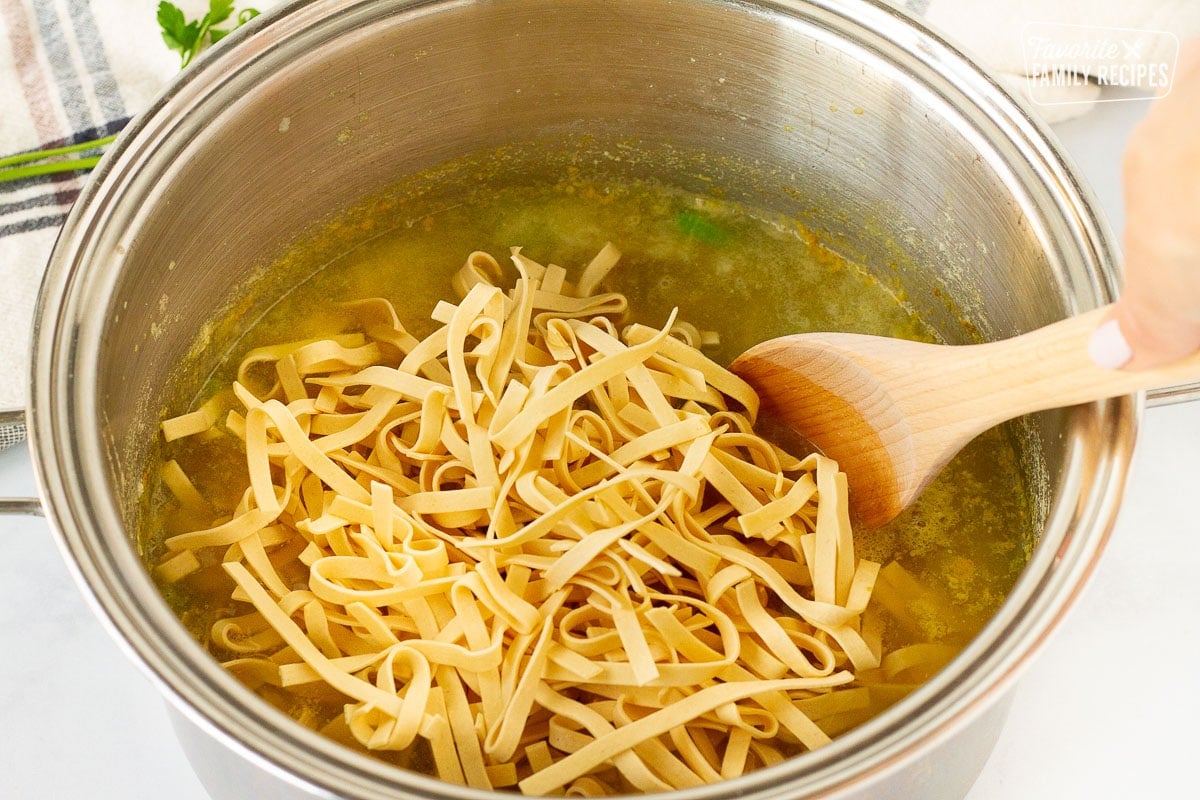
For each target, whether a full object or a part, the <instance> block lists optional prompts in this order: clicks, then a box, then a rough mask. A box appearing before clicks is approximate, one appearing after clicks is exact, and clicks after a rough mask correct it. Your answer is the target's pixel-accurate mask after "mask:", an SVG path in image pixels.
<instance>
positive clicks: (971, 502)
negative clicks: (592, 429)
mask: <svg viewBox="0 0 1200 800" xmlns="http://www.w3.org/2000/svg"><path fill="white" fill-rule="evenodd" d="M401 208H402V210H403V206H402V207H401ZM413 208H414V209H416V211H415V212H414V213H412V214H411V215H410V216H408V217H407V218H405V219H403V221H402V223H401V224H399V225H397V226H396V227H395V228H393V229H391V230H387V231H385V232H383V233H381V234H378V235H374V236H373V237H372V238H370V239H369V240H367V241H364V242H362V243H360V244H358V245H357V246H356V247H354V248H353V249H352V250H350V251H348V252H346V253H345V254H344V255H342V256H340V257H338V258H336V259H335V260H333V261H332V262H330V263H328V264H327V265H325V266H324V268H322V269H320V270H319V271H317V272H315V273H313V274H311V275H310V276H309V277H307V279H305V280H303V281H302V282H301V283H299V284H298V285H295V286H294V287H293V288H291V289H290V291H288V292H287V294H286V295H285V296H284V297H283V298H282V299H281V300H280V301H279V302H278V303H277V304H276V305H274V306H273V307H271V308H270V309H269V310H268V311H267V313H266V314H264V315H263V316H262V318H261V319H259V320H257V321H255V322H254V324H252V325H250V326H248V327H247V328H246V329H245V330H243V331H239V335H238V336H237V337H236V338H231V339H230V340H228V341H223V342H222V341H217V342H214V345H216V346H217V347H218V348H219V349H220V350H221V351H223V352H224V353H225V354H226V355H225V357H224V359H223V360H222V362H221V363H220V364H219V365H216V368H215V370H214V371H213V373H212V375H211V376H210V379H209V380H208V382H207V383H206V384H205V386H204V387H203V388H202V389H201V391H200V394H199V396H200V398H201V399H202V400H207V399H208V398H209V397H211V396H213V395H214V394H216V393H217V392H218V391H219V387H222V386H227V385H228V384H229V382H230V380H231V379H232V378H233V376H234V375H235V372H236V368H237V364H238V362H239V360H240V358H241V356H242V355H243V354H244V353H245V352H247V351H248V350H250V349H252V348H254V347H259V346H264V345H269V344H273V343H278V342H284V341H294V340H297V339H307V338H315V337H321V336H328V335H331V334H334V333H338V332H340V331H342V330H343V329H344V328H345V326H346V325H347V324H348V322H347V319H346V317H345V315H344V314H342V313H340V312H339V311H337V309H336V306H335V303H336V302H337V301H349V300H356V299H360V298H366V297H376V296H382V297H386V298H388V299H389V300H391V301H392V302H393V304H394V305H395V307H396V309H397V311H398V313H399V314H400V316H401V319H402V321H403V323H404V324H405V326H406V327H407V328H408V329H409V330H410V331H411V332H412V333H413V334H414V335H416V336H418V337H421V336H423V335H425V334H426V333H428V332H429V330H430V327H431V326H432V323H430V322H429V319H428V317H429V311H430V310H431V309H432V308H433V306H434V305H435V304H436V303H437V302H438V301H439V300H443V299H447V298H448V287H449V278H450V275H451V273H452V272H453V271H454V270H456V269H457V268H458V267H459V266H460V265H461V263H462V260H463V258H464V255H465V254H466V253H468V252H471V251H473V250H485V251H488V252H491V253H493V254H496V255H501V254H503V253H506V252H507V249H508V247H509V246H511V245H513V244H521V245H524V247H525V251H524V252H526V253H527V254H528V255H530V256H531V257H533V258H535V259H538V260H542V261H554V262H556V263H561V264H563V265H564V266H568V267H571V268H576V269H577V268H578V267H579V265H581V264H583V263H585V262H586V261H587V259H589V258H590V257H591V256H592V255H593V254H594V253H595V252H596V250H597V249H598V248H599V247H600V245H602V244H603V243H604V242H605V241H609V240H611V241H613V242H615V243H617V244H618V245H619V247H620V248H621V250H622V251H623V253H624V256H623V258H622V261H621V263H620V265H619V266H618V267H617V269H616V271H615V272H614V273H613V274H612V275H611V276H610V277H609V283H610V284H611V285H612V286H613V287H614V288H615V289H618V290H619V291H621V292H622V293H624V294H626V295H627V296H629V298H630V302H631V316H632V317H633V319H635V320H637V321H641V322H644V323H646V324H648V325H652V326H659V325H661V324H662V322H663V321H664V319H665V318H666V316H667V313H668V312H669V310H670V309H671V308H674V307H678V308H679V309H680V317H681V318H682V319H685V320H688V321H690V322H693V323H694V324H696V325H698V326H700V327H701V328H704V329H708V330H715V331H717V332H718V333H719V334H720V337H721V340H720V345H719V346H718V347H717V348H715V349H713V350H712V351H710V353H709V354H710V355H711V356H712V357H714V358H715V359H716V360H717V361H719V362H722V363H728V362H729V361H731V360H732V359H733V357H735V356H736V355H737V354H738V353H740V352H742V351H743V350H745V349H746V348H747V347H749V346H750V345H752V344H754V343H756V342H758V341H761V340H763V339H767V338H770V337H773V336H778V335H782V334H786V333H794V332H799V331H805V330H849V331H858V332H862V333H871V334H878V335H889V336H898V337H904V338H912V339H922V340H935V339H936V338H937V337H936V335H935V332H934V331H932V330H930V329H929V328H928V327H927V326H926V325H925V324H924V323H923V322H922V321H921V319H919V318H918V317H917V316H916V315H915V314H914V313H912V311H911V310H910V309H909V308H907V307H906V306H905V305H904V304H903V303H901V302H900V301H898V300H897V298H896V297H895V296H894V295H893V294H891V293H890V292H889V291H888V289H887V288H886V287H884V286H883V285H882V284H881V283H880V282H879V281H877V280H876V279H875V278H874V277H873V276H872V275H871V274H870V273H869V272H868V271H867V270H865V269H863V268H861V267H859V266H857V265H854V264H851V263H849V262H847V261H845V260H844V259H841V258H840V257H838V256H837V255H836V254H834V253H832V252H830V251H828V250H826V249H824V248H823V247H821V246H820V244H819V243H817V242H816V241H814V240H813V239H812V237H811V236H809V235H808V234H807V233H806V232H805V231H804V230H803V229H802V228H800V227H799V226H797V225H796V224H795V223H794V222H792V221H790V220H787V219H783V218H778V217H775V216H773V215H770V214H768V213H766V212H761V211H755V210H749V209H746V208H743V207H740V206H737V205H735V204H732V203H727V202H723V201H720V200H716V199H713V198H711V197H699V196H695V195H691V194H687V193H683V192H680V191H677V190H675V189H672V188H669V187H665V186H661V185H657V184H654V183H649V182H644V181H642V182H638V181H630V182H626V183H603V184H601V183H595V182H592V181H590V180H588V179H586V178H583V177H580V176H578V175H570V176H568V177H566V178H564V179H563V180H562V181H560V182H558V183H556V184H553V185H536V186H511V187H507V188H503V189H500V190H497V191H493V192H489V193H485V194H478V195H475V196H473V197H472V198H471V199H470V201H469V202H466V203H462V204H459V205H453V206H448V207H437V206H436V204H432V205H431V206H430V207H425V208H423V207H421V206H420V205H419V204H418V205H414V206H413ZM357 213H370V212H369V211H365V212H364V211H363V210H362V209H360V210H359V212H357ZM335 224H337V225H344V226H353V225H355V224H356V222H355V220H354V219H352V218H351V219H345V220H341V221H339V222H337V223H335ZM285 261H286V262H288V263H291V264H293V265H295V264H304V263H305V261H306V260H305V257H304V254H303V253H293V254H291V255H290V256H289V257H288V258H287V259H285ZM294 268H295V267H294V266H293V269H294ZM279 283H280V285H286V284H287V283H288V279H287V277H285V276H281V278H280V281H279ZM1014 440H1015V437H1013V436H1011V435H1010V434H1009V433H1008V432H1007V431H1005V430H1004V429H1000V430H997V431H992V432H989V433H988V434H986V435H984V436H982V437H980V438H979V439H978V440H977V441H976V442H974V443H972V445H970V446H969V447H968V448H967V449H966V450H964V451H963V453H962V454H961V455H960V456H959V457H958V458H956V459H955V460H954V461H953V462H952V463H951V464H950V465H949V467H948V468H947V469H946V471H945V472H944V473H943V474H942V475H941V476H940V477H939V478H938V479H937V480H936V481H935V482H934V484H933V485H932V486H931V487H930V488H929V489H928V490H927V491H926V493H925V494H924V495H923V496H922V498H921V499H920V500H919V501H918V502H917V503H916V504H915V505H914V506H913V507H912V508H911V509H909V510H908V511H907V512H906V513H905V514H904V515H902V516H901V517H900V518H899V519H897V520H896V521H895V522H893V523H892V524H890V525H888V526H887V527H886V528H884V529H881V530H878V531H871V532H860V533H859V534H857V537H856V547H858V548H859V549H860V552H861V554H862V556H863V557H865V558H868V559H871V560H875V561H879V562H882V563H888V562H892V561H894V562H896V563H897V564H898V565H900V567H902V570H901V571H900V573H899V574H900V577H901V578H905V579H909V578H911V579H914V580H915V581H916V583H917V584H918V585H919V586H920V591H919V592H901V591H895V589H896V586H894V585H893V586H892V589H893V591H892V593H891V595H890V598H889V597H887V596H886V595H887V593H886V592H885V593H884V594H885V597H884V599H885V600H888V599H890V602H891V603H892V604H894V605H897V613H896V614H895V615H894V616H892V617H890V618H889V619H890V622H889V625H888V627H887V629H886V630H885V631H884V640H885V645H886V647H887V648H888V649H897V648H900V647H903V646H905V645H909V644H916V643H931V644H933V645H947V646H948V647H947V649H946V653H947V654H950V653H952V652H953V649H954V647H957V646H961V645H962V644H964V643H965V642H966V641H968V640H969V639H970V638H971V637H972V636H974V635H975V634H976V633H977V632H978V631H979V630H980V629H981V628H982V626H983V625H984V624H985V623H986V622H987V620H988V619H989V618H990V616H991V615H992V614H993V613H994V612H995V610H996V609H997V608H998V607H999V604H1000V603H1001V602H1002V600H1003V598H1004V597H1005V596H1006V594H1007V593H1008V591H1009V590H1010V589H1011V587H1012V585H1013V583H1014V582H1015V579H1016V576H1017V574H1018V573H1019V571H1020V569H1021V568H1022V566H1023V565H1024V563H1025V561H1026V559H1027V556H1028V553H1027V552H1026V545H1025V543H1026V542H1028V541H1029V538H1030V537H1029V531H1031V530H1032V527H1033V521H1032V516H1033V512H1032V509H1031V506H1030V501H1029V492H1028V490H1027V489H1026V487H1025V484H1024V479H1023V477H1022V473H1021V470H1020V463H1019V455H1020V454H1019V451H1018V449H1017V447H1016V446H1015V444H1014ZM165 457H167V458H174V459H175V460H177V461H178V462H179V463H180V465H181V466H182V467H183V469H184V471H185V472H186V473H187V474H188V475H189V476H190V477H191V479H192V481H193V482H194V483H195V485H196V486H197V488H198V489H199V490H200V492H201V493H202V494H204V495H205V496H206V497H207V498H209V499H210V501H211V502H212V504H213V506H214V507H215V508H217V509H218V510H223V511H230V510H231V509H232V508H233V506H234V505H235V504H236V502H237V500H238V498H239V497H240V496H241V494H242V492H244V490H245V489H246V487H247V485H248V480H247V478H246V475H245V469H244V465H243V461H244V454H243V453H242V452H241V451H240V450H239V449H237V448H231V447H229V445H228V444H223V443H222V442H221V441H219V440H213V441H206V440H203V439H202V438H199V439H198V438H197V437H191V438H189V439H184V440H181V441H179V442H177V443H173V444H171V445H169V446H168V447H167V449H166V454H165ZM151 492H152V494H151V495H149V496H148V497H150V498H151V500H150V502H147V504H146V507H147V508H149V509H153V511H152V512H151V513H149V514H148V515H147V518H148V523H147V525H146V526H145V528H144V529H143V531H142V537H143V546H144V550H145V552H146V554H147V560H148V561H149V562H150V563H155V562H156V561H157V560H158V557H159V555H160V554H161V553H162V550H163V545H162V540H163V538H164V537H165V536H166V535H169V534H174V533H178V532H181V531H184V530H194V529H195V527H196V526H195V524H194V523H195V521H194V520H189V519H186V518H183V517H181V512H180V511H179V510H178V508H177V507H176V505H175V504H173V503H172V502H170V501H169V500H167V499H166V498H167V497H168V495H167V493H166V492H165V491H164V490H163V488H162V487H161V486H158V487H155V488H154V489H152V490H151ZM293 577H296V578H297V579H299V578H301V577H302V576H293ZM893 577H895V574H894V575H893ZM897 580H898V579H897ZM885 583H895V580H893V581H890V582H887V581H885ZM230 588H231V584H230V582H229V581H228V579H227V578H224V577H223V576H219V575H218V576H214V575H213V574H212V573H206V577H205V578H204V579H202V580H198V579H191V578H185V579H184V580H182V581H180V582H178V583H175V584H170V585H164V593H165V594H166V596H167V597H168V599H169V600H170V602H171V603H172V605H173V606H174V607H175V608H176V610H177V612H178V613H179V614H180V616H181V618H182V619H183V620H184V622H185V623H186V624H187V625H188V627H189V629H190V630H191V631H192V632H193V634H194V635H195V636H196V637H197V639H199V640H200V641H201V642H203V643H205V644H206V645H208V646H210V648H212V643H211V639H210V635H209V632H210V628H211V624H212V621H213V620H214V619H217V618H220V617H223V616H228V615H229V614H230V613H232V612H233V609H231V608H230V603H229V602H228V600H227V599H220V598H228V597H229V590H230ZM899 605H903V608H900V607H899ZM213 649H214V650H216V648H213ZM214 654H215V655H216V656H217V657H219V658H222V659H224V658H228V657H230V656H231V654H230V653H227V652H219V651H217V652H214ZM927 677H928V675H924V674H919V675H918V674H912V673H905V674H904V675H903V676H902V679H900V680H898V681H896V683H895V686H894V691H890V692H888V691H878V692H876V693H875V695H874V696H873V703H872V705H871V706H870V708H868V709H864V710H863V711H861V712H851V713H849V714H844V715H842V716H841V717H840V718H827V719H824V720H822V721H821V725H822V726H823V727H825V729H826V730H827V732H829V733H831V734H836V733H838V732H840V731H842V730H844V729H846V728H848V727H852V726H853V725H855V724H858V723H860V722H861V721H863V720H864V719H866V718H867V717H868V716H870V715H873V714H876V713H878V712H879V711H880V710H881V708H883V707H884V706H886V705H887V704H888V703H890V702H892V701H894V700H896V699H899V698H900V697H902V696H903V694H904V693H906V692H907V691H909V690H910V689H911V688H912V687H913V686H914V685H915V684H916V683H917V682H919V681H920V680H922V679H924V678H927ZM262 693H263V694H264V696H265V697H267V699H268V700H270V701H271V702H273V703H274V704H275V705H277V706H278V707H280V708H281V709H283V710H285V711H287V712H288V713H290V714H292V715H293V716H295V717H296V718H298V719H300V720H302V721H303V722H305V724H308V725H311V726H313V727H318V728H319V727H322V726H323V725H324V724H325V723H326V722H327V721H329V720H330V719H333V718H334V717H336V715H337V714H338V713H340V708H341V702H340V696H338V695H337V694H336V693H334V692H331V691H329V690H306V691H299V692H288V691H283V690H279V689H272V688H270V687H267V688H265V689H264V690H263V692H262ZM347 743H348V744H351V745H353V744H354V743H353V740H347ZM377 755H378V754H377ZM381 757H385V758H388V759H390V760H393V761H395V762H396V763H401V764H404V765H406V766H410V767H412V768H415V769H424V770H428V769H429V765H428V763H425V762H426V761H427V758H428V756H427V754H424V753H422V752H420V751H417V750H414V751H412V752H409V753H405V754H399V755H398V754H385V755H383V756H381Z"/></svg>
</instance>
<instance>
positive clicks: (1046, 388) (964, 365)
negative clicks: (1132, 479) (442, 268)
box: [946, 305, 1200, 423]
mask: <svg viewBox="0 0 1200 800" xmlns="http://www.w3.org/2000/svg"><path fill="white" fill-rule="evenodd" d="M1111 310H1112V306H1111V305H1109V306H1104V307H1103V308H1098V309H1095V310H1094V311H1088V312H1086V313H1083V314H1079V315H1077V316H1074V317H1069V318H1068V319H1064V320H1062V321H1060V322H1055V323H1053V324H1051V325H1047V326H1046V327H1044V328H1039V329H1038V330H1036V331H1032V332H1030V333H1026V334H1023V335H1021V336H1017V337H1014V338H1012V339H1005V340H1003V341H999V342H990V343H988V344H981V345H969V346H967V347H956V348H952V352H953V353H954V356H953V357H952V361H953V368H954V369H955V370H956V371H958V372H959V375H960V376H961V377H962V378H963V379H964V380H966V381H969V383H966V384H963V385H967V386H970V387H971V389H970V394H971V398H970V402H971V403H972V405H973V413H972V416H976V415H977V416H978V418H980V419H981V420H982V419H983V418H987V419H988V420H989V421H990V422H992V423H995V422H1001V421H1003V420H1006V419H1011V418H1013V417H1016V416H1020V415H1021V414H1026V413H1029V412H1033V411H1042V410H1045V409H1047V408H1057V407H1060V406H1070V405H1076V404H1078V403H1085V402H1090V401H1093V400H1102V399H1104V398H1107V397H1116V396H1118V395H1122V394H1128V393H1130V392H1136V391H1140V390H1142V389H1153V388H1158V387H1162V386H1170V385H1172V384H1176V383H1185V382H1188V381H1194V380H1200V353H1194V354H1192V355H1190V356H1188V357H1187V358H1184V359H1182V360H1180V361H1176V362H1174V363H1172V364H1168V365H1165V366H1161V367H1155V368H1153V369H1146V370H1138V371H1136V372H1135V371H1129V370H1122V369H1105V368H1103V367H1099V366H1097V365H1096V364H1095V363H1094V362H1093V361H1092V360H1091V358H1090V357H1089V355H1088V340H1089V339H1090V338H1091V335H1092V333H1093V332H1094V331H1095V330H1096V328H1097V326H1099V325H1100V324H1101V323H1102V322H1103V321H1104V319H1105V317H1106V316H1107V315H1108V314H1109V313H1110V311H1111ZM946 366H950V365H949V364H947V365H946ZM964 399H965V398H964Z"/></svg>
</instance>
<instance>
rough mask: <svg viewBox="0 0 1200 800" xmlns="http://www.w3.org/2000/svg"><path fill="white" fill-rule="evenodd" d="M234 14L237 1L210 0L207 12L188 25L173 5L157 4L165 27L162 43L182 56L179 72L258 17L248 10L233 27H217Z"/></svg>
mask: <svg viewBox="0 0 1200 800" xmlns="http://www.w3.org/2000/svg"><path fill="white" fill-rule="evenodd" d="M233 12H234V0H209V2H208V13H207V14H205V15H204V16H203V17H201V18H200V19H196V20H192V21H190V22H189V21H188V19H187V17H186V16H184V13H183V11H182V10H181V9H180V8H179V7H178V6H176V5H175V4H174V3H171V2H168V0H163V2H161V3H159V4H158V26H159V27H160V28H162V38H163V42H165V43H166V45H167V47H168V48H170V49H171V50H174V51H175V52H177V53H179V62H180V63H179V68H180V69H183V68H184V67H186V66H187V65H188V64H190V63H191V62H192V59H193V58H195V57H196V55H197V54H198V53H199V52H200V51H201V50H203V49H204V48H205V47H206V46H208V45H210V44H216V43H217V42H219V41H221V40H222V39H224V38H225V37H226V36H228V35H229V34H231V33H233V31H234V30H235V29H237V28H239V27H240V26H242V25H244V24H246V23H247V22H249V21H250V20H252V19H254V18H255V17H257V16H258V11H257V10H256V9H253V8H246V9H243V10H242V11H240V12H238V15H237V17H236V18H235V19H234V23H233V27H232V28H218V27H217V26H218V25H220V24H221V23H223V22H225V21H226V20H228V19H229V18H230V17H232V16H233Z"/></svg>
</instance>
